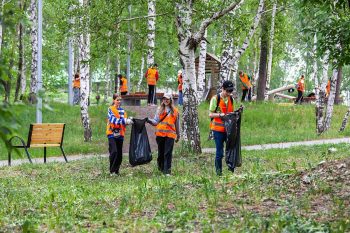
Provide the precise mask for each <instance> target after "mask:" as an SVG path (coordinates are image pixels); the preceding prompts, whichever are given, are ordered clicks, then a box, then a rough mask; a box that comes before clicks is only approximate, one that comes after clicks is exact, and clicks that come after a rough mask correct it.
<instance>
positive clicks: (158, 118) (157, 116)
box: [148, 107, 180, 135]
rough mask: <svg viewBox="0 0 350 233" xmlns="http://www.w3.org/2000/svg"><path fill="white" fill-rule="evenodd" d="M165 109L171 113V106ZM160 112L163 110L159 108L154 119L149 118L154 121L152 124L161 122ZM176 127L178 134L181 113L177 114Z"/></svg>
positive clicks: (178, 133)
mask: <svg viewBox="0 0 350 233" xmlns="http://www.w3.org/2000/svg"><path fill="white" fill-rule="evenodd" d="M165 111H166V112H167V114H170V111H171V109H170V107H166V108H165ZM160 114H161V112H160V109H159V108H158V110H157V112H156V114H155V115H154V118H153V119H148V120H149V121H150V122H151V123H152V125H154V126H157V125H158V124H159V122H160V120H161V119H160V117H159V115H160ZM175 128H176V134H177V135H180V119H179V115H177V116H176V121H175Z"/></svg>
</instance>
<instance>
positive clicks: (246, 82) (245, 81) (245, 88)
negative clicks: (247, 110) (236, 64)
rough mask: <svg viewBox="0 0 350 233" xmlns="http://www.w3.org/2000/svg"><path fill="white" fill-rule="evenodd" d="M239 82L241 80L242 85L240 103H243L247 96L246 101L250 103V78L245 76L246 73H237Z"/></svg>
mask: <svg viewBox="0 0 350 233" xmlns="http://www.w3.org/2000/svg"><path fill="white" fill-rule="evenodd" d="M238 74H239V80H241V84H242V99H241V102H243V101H245V98H246V96H247V94H248V101H249V102H250V101H251V100H252V83H251V81H250V80H251V77H250V76H249V75H247V74H246V73H243V71H239V73H238Z"/></svg>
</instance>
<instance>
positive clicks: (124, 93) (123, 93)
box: [120, 91, 128, 95]
mask: <svg viewBox="0 0 350 233" xmlns="http://www.w3.org/2000/svg"><path fill="white" fill-rule="evenodd" d="M126 94H128V92H127V91H123V92H120V95H126Z"/></svg>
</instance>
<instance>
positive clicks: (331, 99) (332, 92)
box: [324, 68, 338, 131]
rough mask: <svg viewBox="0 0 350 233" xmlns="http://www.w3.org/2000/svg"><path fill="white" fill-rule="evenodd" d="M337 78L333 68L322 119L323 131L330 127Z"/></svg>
mask: <svg viewBox="0 0 350 233" xmlns="http://www.w3.org/2000/svg"><path fill="white" fill-rule="evenodd" d="M337 80H338V69H337V68H335V69H333V75H332V80H331V90H330V92H329V96H328V101H327V110H326V116H325V120H324V131H327V130H328V129H329V128H330V127H331V120H332V115H333V106H334V101H335V92H336V86H337Z"/></svg>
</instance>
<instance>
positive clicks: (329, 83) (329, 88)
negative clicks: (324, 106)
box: [326, 79, 331, 97]
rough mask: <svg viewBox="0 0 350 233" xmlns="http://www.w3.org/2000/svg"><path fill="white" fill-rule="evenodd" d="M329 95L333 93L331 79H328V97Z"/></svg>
mask: <svg viewBox="0 0 350 233" xmlns="http://www.w3.org/2000/svg"><path fill="white" fill-rule="evenodd" d="M329 93H331V80H330V79H328V83H327V86H326V97H328V96H329Z"/></svg>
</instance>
